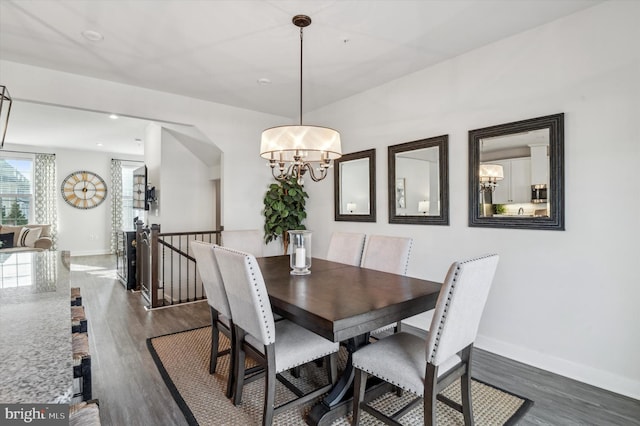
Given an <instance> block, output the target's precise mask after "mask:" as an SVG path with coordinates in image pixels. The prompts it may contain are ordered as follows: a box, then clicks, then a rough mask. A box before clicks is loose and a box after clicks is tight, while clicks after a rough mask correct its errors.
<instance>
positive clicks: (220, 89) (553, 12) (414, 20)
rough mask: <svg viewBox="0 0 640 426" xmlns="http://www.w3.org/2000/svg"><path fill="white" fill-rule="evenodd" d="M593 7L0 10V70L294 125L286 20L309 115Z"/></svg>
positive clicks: (122, 3) (558, 2)
mask: <svg viewBox="0 0 640 426" xmlns="http://www.w3.org/2000/svg"><path fill="white" fill-rule="evenodd" d="M601 1H602V0H554V1H540V0H457V1H450V0H428V1H426V0H369V1H367V0H331V1H325V0H317V1H310V0H304V1H303V0H242V1H239V0H208V1H207V0H163V1H157V0H56V1H39V0H16V1H14V0H0V59H3V60H8V61H13V62H19V63H25V64H29V65H34V66H39V67H45V68H52V69H55V70H60V71H65V72H70V73H75V74H81V75H86V76H90V77H95V78H100V79H105V80H110V81H115V82H120V83H125V84H130V85H135V86H141V87H146V88H149V89H155V90H159V91H165V92H170V93H175V94H180V95H183V96H189V97H194V98H199V99H204V100H208V101H212V102H217V103H221V104H226V105H231V106H235V107H240V108H246V109H250V110H254V111H261V112H266V113H271V114H276V115H281V116H284V117H291V118H297V117H298V115H299V112H300V111H299V84H300V75H299V61H300V57H299V55H300V40H299V36H298V34H299V29H298V28H297V27H295V26H294V25H293V24H292V23H291V18H292V17H293V16H294V15H296V14H307V15H309V16H310V17H311V19H312V21H313V23H312V24H311V26H309V27H307V28H306V29H305V30H304V76H303V85H304V111H311V110H315V109H318V108H321V107H323V106H326V105H329V104H331V103H333V102H336V101H339V100H341V99H344V98H347V97H349V96H352V95H355V94H357V93H360V92H363V91H366V90H368V89H371V88H373V87H376V86H378V85H381V84H383V83H386V82H389V81H391V80H394V79H397V78H400V77H402V76H405V75H407V74H410V73H413V72H416V71H418V70H421V69H423V68H426V67H429V66H431V65H433V64H436V63H438V62H441V61H444V60H447V59H449V58H452V57H455V56H457V55H460V54H462V53H465V52H467V51H470V50H473V49H476V48H478V47H480V46H483V45H486V44H489V43H492V42H494V41H497V40H500V39H502V38H505V37H508V36H510V35H513V34H516V33H519V32H522V31H526V30H528V29H530V28H534V27H536V26H539V25H542V24H545V23H547V22H550V21H553V20H556V19H559V18H561V17H563V16H566V15H569V14H572V13H574V12H577V11H579V10H581V9H584V8H587V7H590V6H593V5H595V4H597V3H599V2H601ZM87 30H89V31H96V32H98V33H100V35H101V36H102V40H101V41H90V40H88V39H87V38H85V37H84V36H83V34H82V33H83V32H84V31H87ZM0 71H1V70H0ZM0 78H1V74H0ZM260 80H266V81H267V84H260ZM9 89H10V88H9ZM12 95H13V96H14V97H16V98H17V99H19V98H20V96H19V93H12ZM25 112H26V111H25ZM67 112H73V111H67ZM15 114H16V115H18V114H19V109H18V107H16V113H15ZM12 115H13V114H12ZM41 118H42V117H41ZM16 121H19V120H18V119H16ZM121 123H122V122H121ZM113 124H114V123H111V125H113ZM14 126H15V127H16V128H15V129H13V131H12V133H11V134H12V136H13V137H14V140H19V139H20V138H21V136H20V134H19V130H20V129H17V127H18V126H19V123H14V122H13V117H12V121H11V123H10V127H9V128H10V129H11V128H12V127H14ZM84 131H85V134H86V132H87V129H85V130H84ZM32 132H33V130H32ZM138 137H139V136H136V135H133V134H131V135H128V136H127V138H128V140H129V142H131V141H133V140H134V139H135V138H138ZM15 138H17V139H15ZM19 143H20V142H19ZM85 144H88V142H85ZM49 146H52V145H51V144H49ZM85 149H89V148H85Z"/></svg>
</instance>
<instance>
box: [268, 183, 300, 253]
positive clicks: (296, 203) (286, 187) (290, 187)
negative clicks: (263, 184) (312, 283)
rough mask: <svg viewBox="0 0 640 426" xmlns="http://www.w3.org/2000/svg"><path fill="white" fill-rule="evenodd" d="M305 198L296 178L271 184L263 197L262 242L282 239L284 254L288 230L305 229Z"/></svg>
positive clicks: (287, 245)
mask: <svg viewBox="0 0 640 426" xmlns="http://www.w3.org/2000/svg"><path fill="white" fill-rule="evenodd" d="M306 198H309V194H307V193H306V192H305V190H304V187H303V186H302V185H300V184H298V182H297V180H296V178H289V179H287V180H284V181H281V182H278V183H272V184H271V185H269V189H268V190H267V193H266V194H265V196H264V212H263V213H264V241H265V243H267V244H268V243H270V242H271V241H274V240H276V239H277V238H278V237H282V244H283V246H284V253H285V254H286V253H287V249H288V247H289V234H288V233H287V231H289V230H297V229H306V228H305V226H304V225H303V223H302V222H303V221H304V220H305V219H306V217H307V212H306V211H305V202H306V200H305V199H306Z"/></svg>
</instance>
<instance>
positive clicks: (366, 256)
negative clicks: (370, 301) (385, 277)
mask: <svg viewBox="0 0 640 426" xmlns="http://www.w3.org/2000/svg"><path fill="white" fill-rule="evenodd" d="M412 245H413V238H408V237H389V236H385V235H369V237H367V242H366V244H365V246H364V252H363V254H362V262H361V263H360V266H361V267H363V268H368V269H375V270H377V271H383V272H389V273H392V274H398V275H406V274H407V268H408V267H409V256H410V255H411V246H412ZM394 327H396V329H399V328H400V323H397V324H389V325H385V326H384V327H380V328H378V329H376V330H374V331H373V332H372V333H373V334H379V333H382V332H383V331H386V330H390V329H391V328H394Z"/></svg>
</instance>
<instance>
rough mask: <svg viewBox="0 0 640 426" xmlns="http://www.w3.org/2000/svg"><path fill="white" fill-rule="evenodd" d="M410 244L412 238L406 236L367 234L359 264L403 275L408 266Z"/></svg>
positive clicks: (411, 243)
mask: <svg viewBox="0 0 640 426" xmlns="http://www.w3.org/2000/svg"><path fill="white" fill-rule="evenodd" d="M412 245H413V239H412V238H408V237H389V236H385V235H369V237H368V238H367V243H366V244H365V246H364V252H363V253H362V262H361V263H360V266H362V267H363V268H368V269H375V270H377V271H383V272H390V273H392V274H399V275H405V274H406V273H407V268H408V267H409V256H410V254H411V246H412Z"/></svg>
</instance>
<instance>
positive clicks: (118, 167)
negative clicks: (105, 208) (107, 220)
mask: <svg viewBox="0 0 640 426" xmlns="http://www.w3.org/2000/svg"><path fill="white" fill-rule="evenodd" d="M121 230H122V161H120V160H115V159H112V160H111V253H112V254H116V253H117V250H118V233H119V232H120V231H121Z"/></svg>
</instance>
